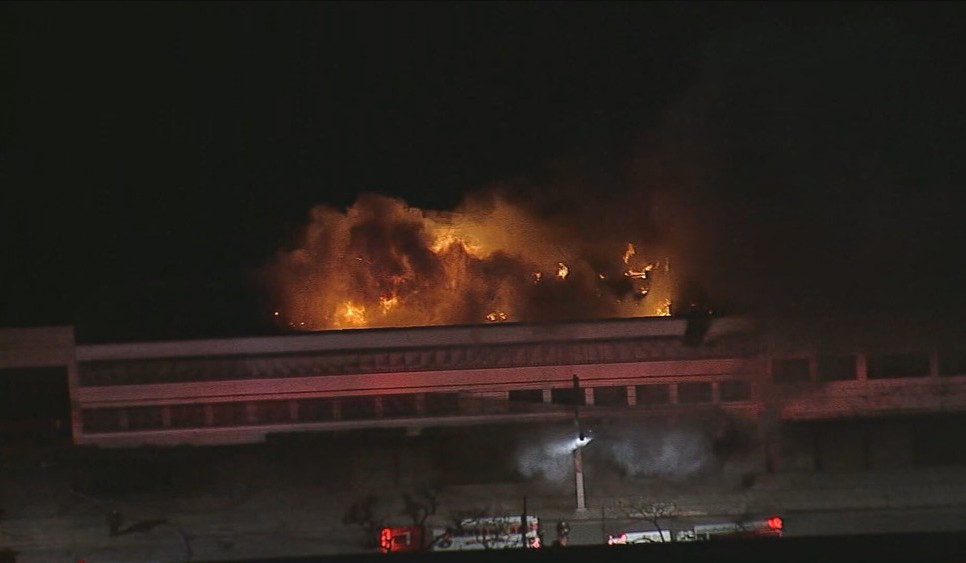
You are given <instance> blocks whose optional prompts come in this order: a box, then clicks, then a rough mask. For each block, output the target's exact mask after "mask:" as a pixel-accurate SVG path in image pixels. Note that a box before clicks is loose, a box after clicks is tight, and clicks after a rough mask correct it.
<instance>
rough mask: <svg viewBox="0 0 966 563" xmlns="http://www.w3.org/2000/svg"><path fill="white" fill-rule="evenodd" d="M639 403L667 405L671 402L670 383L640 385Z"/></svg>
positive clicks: (638, 389)
mask: <svg viewBox="0 0 966 563" xmlns="http://www.w3.org/2000/svg"><path fill="white" fill-rule="evenodd" d="M636 390H637V404H639V405H666V404H668V403H670V402H671V386H670V385H638V386H637V389H636Z"/></svg>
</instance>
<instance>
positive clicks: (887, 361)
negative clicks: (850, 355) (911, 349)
mask: <svg viewBox="0 0 966 563" xmlns="http://www.w3.org/2000/svg"><path fill="white" fill-rule="evenodd" d="M867 365H868V370H869V371H868V377H869V379H891V378H898V377H924V376H927V375H929V356H928V355H926V354H923V353H898V354H884V355H881V356H870V357H869V358H868V364H867Z"/></svg>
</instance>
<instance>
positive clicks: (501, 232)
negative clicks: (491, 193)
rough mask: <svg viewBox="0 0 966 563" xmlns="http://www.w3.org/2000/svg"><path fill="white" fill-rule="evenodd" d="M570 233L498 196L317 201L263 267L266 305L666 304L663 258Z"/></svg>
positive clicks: (323, 322)
mask: <svg viewBox="0 0 966 563" xmlns="http://www.w3.org/2000/svg"><path fill="white" fill-rule="evenodd" d="M570 232H571V229H570V228H569V227H568V226H566V225H560V226H557V225H554V224H552V223H547V222H541V220H538V219H536V218H534V216H531V215H530V214H529V213H528V212H527V211H526V210H525V209H523V208H521V207H519V206H517V205H513V204H510V203H508V202H507V200H505V199H502V198H499V197H494V198H491V199H487V200H485V201H482V203H481V202H476V201H473V200H471V201H470V202H469V203H467V204H464V206H463V207H461V208H460V209H459V210H457V211H455V212H434V211H423V210H420V209H415V208H411V207H408V206H407V205H406V204H405V203H404V202H402V201H401V200H397V199H391V198H387V197H382V196H374V195H365V196H362V197H360V199H359V201H357V202H356V204H354V205H353V206H351V207H350V208H348V209H347V210H345V211H339V210H336V209H332V208H329V207H317V208H315V209H313V210H312V214H311V221H310V223H309V224H308V226H307V227H306V231H305V234H304V237H303V239H302V241H301V242H300V243H299V245H298V247H297V248H296V249H295V250H291V251H285V252H280V253H279V254H278V257H277V260H276V262H275V263H274V264H272V265H271V266H270V268H269V269H268V272H269V274H270V280H271V281H272V282H273V285H272V288H273V289H274V292H275V294H274V297H275V299H274V301H273V302H272V304H273V305H274V308H273V309H272V310H271V311H273V316H274V318H275V319H277V322H278V323H280V324H283V325H287V326H289V327H291V328H293V329H295V330H324V329H332V328H338V329H348V328H361V327H381V326H418V325H440V324H465V323H480V322H502V321H506V320H508V319H509V318H510V313H508V312H511V313H512V317H513V320H519V321H524V322H527V321H552V320H558V319H559V320H563V319H578V318H580V319H585V318H608V317H630V316H647V315H660V314H667V309H668V306H667V305H662V303H664V302H665V299H667V298H669V296H670V294H671V293H670V291H671V286H670V274H669V267H668V263H667V262H660V263H658V262H648V261H646V260H643V259H642V256H641V254H640V252H639V248H640V247H639V246H637V245H635V244H634V243H631V242H626V239H624V240H623V241H621V240H620V239H618V241H612V242H611V243H607V241H605V240H600V241H598V240H589V241H588V240H585V239H583V238H574V237H573V236H570ZM568 236H570V238H571V240H568V238H567V237H568ZM605 243H606V244H605ZM615 247H616V248H615ZM620 248H623V249H624V250H623V252H621V251H620V250H619V249H620ZM562 256H565V257H566V263H565V262H563V261H560V259H559V257H562ZM550 257H557V259H556V260H555V259H552V258H550ZM618 260H619V261H618ZM658 265H660V266H662V267H661V268H660V269H658ZM552 281H556V282H562V281H566V283H551V282H552Z"/></svg>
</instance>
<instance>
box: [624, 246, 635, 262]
mask: <svg viewBox="0 0 966 563" xmlns="http://www.w3.org/2000/svg"><path fill="white" fill-rule="evenodd" d="M635 254H637V249H636V248H634V245H633V244H631V243H627V250H625V251H624V264H629V263H630V259H631V258H633V257H634V255H635Z"/></svg>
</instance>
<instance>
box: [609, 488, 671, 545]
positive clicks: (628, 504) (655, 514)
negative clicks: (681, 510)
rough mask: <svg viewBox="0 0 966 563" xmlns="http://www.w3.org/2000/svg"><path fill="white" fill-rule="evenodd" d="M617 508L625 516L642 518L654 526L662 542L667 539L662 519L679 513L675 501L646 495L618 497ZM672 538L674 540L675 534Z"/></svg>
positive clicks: (635, 518) (636, 518)
mask: <svg viewBox="0 0 966 563" xmlns="http://www.w3.org/2000/svg"><path fill="white" fill-rule="evenodd" d="M617 508H618V513H619V515H620V516H622V517H624V518H631V519H634V520H642V521H644V522H648V523H649V524H651V525H652V526H654V529H655V530H657V532H658V537H659V538H661V541H662V542H663V541H665V540H664V529H663V528H662V526H661V520H666V519H667V518H671V517H673V516H675V514H677V506H676V505H675V504H674V503H673V502H661V501H652V500H649V499H646V498H644V497H637V498H635V499H623V498H621V499H618V500H617ZM671 539H672V541H673V539H674V536H673V535H672V536H671Z"/></svg>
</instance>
